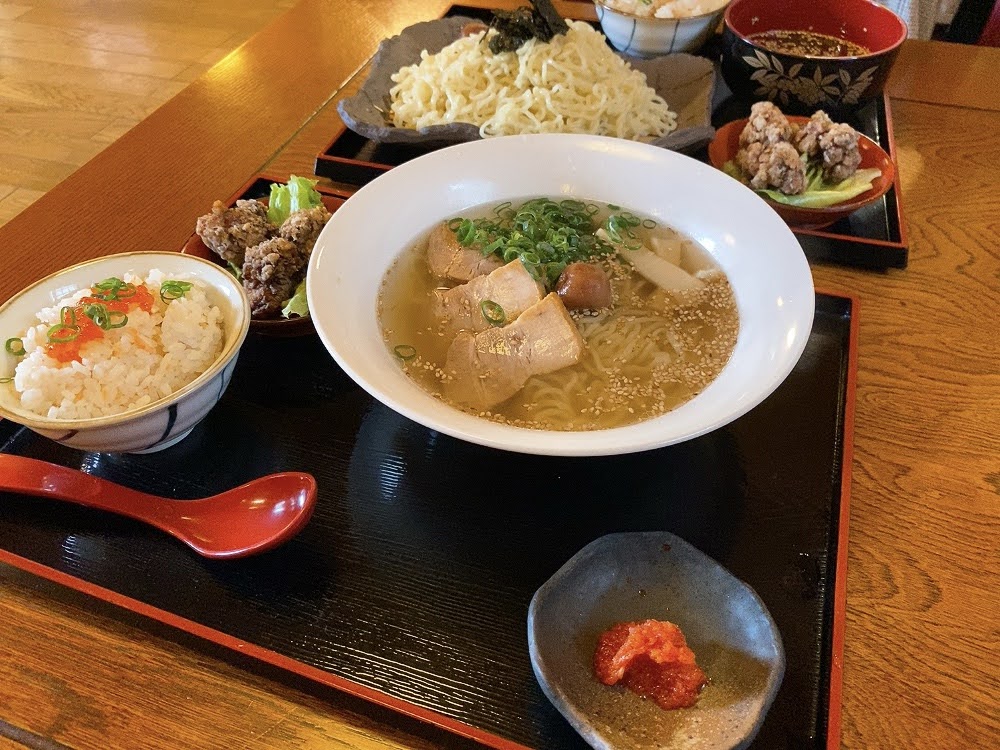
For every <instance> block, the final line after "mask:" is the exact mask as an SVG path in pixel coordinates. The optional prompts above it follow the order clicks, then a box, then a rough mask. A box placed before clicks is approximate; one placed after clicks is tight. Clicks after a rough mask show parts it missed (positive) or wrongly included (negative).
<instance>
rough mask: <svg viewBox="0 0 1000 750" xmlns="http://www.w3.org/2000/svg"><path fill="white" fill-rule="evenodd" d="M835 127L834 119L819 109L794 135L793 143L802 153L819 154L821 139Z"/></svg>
mask: <svg viewBox="0 0 1000 750" xmlns="http://www.w3.org/2000/svg"><path fill="white" fill-rule="evenodd" d="M832 127H833V120H831V119H830V116H829V115H828V114H827V113H826V112H824V111H823V110H821V109H820V110H817V111H816V112H815V113H813V116H812V117H810V118H809V122H807V123H806V124H805V125H803V126H802V127H800V128H798V129H797V130H796V131H795V132H794V133H793V135H792V145H793V146H795V148H797V149H798V150H799V153H800V154H805V155H806V156H808V157H813V156H816V155H817V154H819V139H820V137H821V136H823V135H824V134H826V133H827V132H828V131H829V130H830V128H832Z"/></svg>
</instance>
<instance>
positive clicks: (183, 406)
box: [0, 252, 250, 452]
mask: <svg viewBox="0 0 1000 750" xmlns="http://www.w3.org/2000/svg"><path fill="white" fill-rule="evenodd" d="M110 277H114V278H118V279H122V280H123V281H126V282H129V283H134V284H136V285H138V284H140V283H144V284H145V285H146V287H147V288H148V290H149V292H150V295H151V296H152V298H153V305H152V309H151V311H150V312H149V313H147V312H144V311H142V310H141V309H140V308H138V307H132V308H131V309H129V310H128V312H127V315H128V321H127V323H126V325H125V326H123V327H121V328H117V329H116V328H110V329H108V330H105V331H103V332H102V334H103V335H102V336H101V337H100V338H98V339H96V340H92V341H87V342H84V343H82V344H81V345H80V348H79V356H78V357H77V358H76V359H73V360H70V361H66V362H62V361H59V360H58V359H56V358H55V357H53V356H50V354H49V352H48V351H47V344H48V343H49V340H48V335H47V334H48V332H49V329H50V328H51V327H52V326H53V325H56V324H58V323H59V322H60V312H61V310H62V308H63V307H66V306H69V307H74V306H75V303H76V302H78V301H79V300H81V299H82V298H83V297H84V296H87V295H88V293H89V291H90V287H91V285H92V284H95V283H97V282H99V281H101V280H103V279H107V278H110ZM165 280H173V281H184V282H188V283H190V284H191V287H190V288H189V289H186V290H185V291H184V293H183V295H182V296H180V297H178V298H177V299H173V300H171V301H169V302H164V301H162V300H161V298H160V293H159V292H160V284H161V283H162V282H164V281H165ZM168 296H169V295H168ZM80 314H81V313H79V312H77V313H76V315H77V316H79V315H80ZM249 324H250V305H249V301H248V300H247V297H246V292H245V291H244V290H243V287H242V285H241V284H240V283H239V282H238V281H237V280H236V279H235V277H233V276H232V275H231V274H230V273H229V272H228V271H226V270H225V269H223V268H221V267H219V266H217V265H216V264H214V263H211V262H209V261H206V260H202V259H201V258H195V257H192V256H189V255H183V254H181V253H171V252H149V253H123V254H120V255H111V256H106V257H104V258H98V259H96V260H92V261H87V262H85V263H81V264H79V265H76V266H72V267H70V268H67V269H64V270H62V271H59V272H57V273H55V274H52V275H51V276H48V277H46V278H44V279H42V280H40V281H38V282H35V283H34V284H32V285H31V286H29V287H27V288H26V289H24V290H22V291H21V292H19V293H18V294H17V295H15V296H14V297H13V298H11V299H10V300H8V301H7V302H5V303H4V304H3V305H0V339H2V340H3V341H7V340H8V339H10V338H20V339H21V340H22V342H23V344H24V348H25V354H24V355H23V356H14V355H12V354H10V353H8V352H7V351H5V350H2V349H0V417H2V418H4V419H8V420H10V421H12V422H16V423H18V424H22V425H24V426H26V427H28V428H30V429H32V430H34V431H35V432H38V433H39V434H41V435H44V436H46V437H49V438H51V439H53V440H56V441H57V442H60V443H63V444H65V445H67V446H69V447H72V448H78V449H81V450H91V451H102V452H147V451H155V450H162V449H163V448H166V447H168V446H170V445H173V444H174V443H176V442H178V441H179V440H181V439H182V438H183V437H185V436H186V435H187V434H188V433H189V432H190V431H191V429H192V428H193V427H194V426H195V425H196V424H197V423H198V422H199V421H201V419H202V418H204V416H205V415H206V414H207V413H208V412H209V411H210V410H211V408H212V407H213V406H214V405H215V404H216V403H217V402H218V400H219V399H220V398H221V397H222V394H223V393H224V392H225V389H226V387H227V386H228V384H229V380H230V378H231V377H232V373H233V370H234V368H235V365H236V360H237V356H238V353H239V349H240V346H241V345H242V343H243V341H244V339H245V338H246V335H247V330H248V328H249ZM64 359H67V358H65V357H64Z"/></svg>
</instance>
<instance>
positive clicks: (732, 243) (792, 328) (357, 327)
mask: <svg viewBox="0 0 1000 750" xmlns="http://www.w3.org/2000/svg"><path fill="white" fill-rule="evenodd" d="M537 196H552V197H556V196H558V197H563V198H577V199H584V200H594V201H600V202H607V203H615V204H618V205H620V206H622V207H624V208H626V209H628V210H631V211H634V212H636V213H638V214H642V215H647V216H650V217H652V218H653V219H655V220H657V221H659V222H663V223H665V224H669V225H671V226H673V227H675V228H677V229H678V230H680V231H682V232H684V233H686V234H687V235H689V236H690V237H692V238H693V239H694V240H695V241H697V242H698V243H699V244H700V245H701V246H702V247H703V248H705V250H706V251H707V252H708V253H709V254H711V255H712V257H713V258H714V259H715V261H716V262H717V263H718V264H719V265H720V266H721V268H722V269H723V271H725V273H726V274H727V276H728V277H729V280H730V283H731V285H732V288H733V292H734V295H735V297H736V301H737V305H738V308H739V313H740V319H741V322H740V334H739V338H738V340H737V343H736V348H735V350H734V352H733V355H732V358H731V359H730V361H729V363H728V364H727V365H726V367H725V368H724V369H723V371H722V373H721V374H720V375H719V377H718V378H717V379H716V380H715V381H714V382H712V383H711V384H710V385H709V386H708V387H707V388H706V389H705V390H704V391H703V392H702V393H701V394H699V395H698V396H697V397H695V398H694V399H692V400H691V401H689V402H687V403H686V404H683V405H682V406H680V407H678V408H677V409H674V410H673V411H670V412H668V413H666V414H664V415H662V416H660V417H656V418H653V419H650V420H646V421H644V422H640V423H638V424H633V425H629V426H626V427H619V428H613V429H606V430H595V431H589V432H563V431H546V430H530V429H525V428H519V427H513V426H509V425H503V424H497V423H494V422H490V421H488V420H485V419H481V418H478V417H475V416H472V415H470V414H466V413H464V412H462V411H460V410H458V409H455V408H454V407H452V406H449V405H448V404H446V403H444V402H442V401H440V400H438V399H436V398H435V397H433V396H431V395H430V394H428V393H427V392H425V391H424V390H423V389H421V388H420V387H419V386H418V385H417V384H416V383H414V382H413V381H412V380H411V379H410V378H409V377H408V376H407V375H406V374H405V373H404V372H403V371H402V369H401V368H400V367H399V365H398V363H397V362H396V361H395V359H394V357H393V356H392V355H391V354H390V352H389V351H388V349H387V347H386V346H385V344H384V342H383V339H382V334H381V329H380V325H379V321H378V317H377V311H376V299H377V296H378V292H379V288H380V285H381V282H382V278H383V275H384V273H385V270H386V269H387V268H388V266H389V265H390V264H391V263H392V261H393V260H394V259H395V258H396V257H397V256H398V254H399V253H401V252H402V251H403V250H404V249H405V248H407V247H409V246H410V245H411V244H412V243H414V242H415V241H416V240H417V239H419V238H420V237H421V236H422V235H424V234H425V233H426V232H427V231H428V230H429V229H430V228H431V227H432V226H434V225H435V224H436V223H437V222H439V221H441V220H444V219H448V218H451V217H453V216H456V215H459V214H460V213H461V212H462V211H464V210H467V209H469V208H471V207H474V206H479V205H481V204H484V203H489V202H497V201H504V200H516V199H519V198H521V199H526V198H530V197H537ZM307 279H308V280H307V289H308V297H309V305H310V310H312V312H313V320H314V322H315V325H316V329H317V332H318V334H319V336H320V338H321V340H322V341H323V343H324V345H325V346H326V347H327V349H328V350H329V351H330V353H331V355H332V356H333V357H334V359H335V360H336V361H337V363H338V364H339V365H340V366H341V367H342V368H343V369H344V370H345V371H346V372H347V374H348V375H350V376H351V377H352V378H353V379H354V380H355V381H356V382H357V383H358V384H359V385H361V386H362V387H363V388H365V390H367V391H368V392H369V393H371V394H372V395H373V396H374V397H375V398H377V399H379V400H380V401H382V402H383V403H384V404H386V405H387V406H389V407H390V408H392V409H394V410H396V411H397V412H399V413H401V414H403V415H404V416H407V417H409V418H410V419H413V420H415V421H417V422H419V423H421V424H423V425H425V426H427V427H429V428H431V429H434V430H438V431H441V432H444V433H446V434H448V435H451V436H453V437H457V438H460V439H462V440H467V441H469V442H473V443H478V444H481V445H486V446H490V447H494V448H500V449H504V450H511V451H517V452H524V453H535V454H543V455H567V456H584V455H610V454H617V453H629V452H635V451H641V450H648V449H652V448H657V447H661V446H665V445H669V444H672V443H677V442H682V441H684V440H688V439H691V438H693V437H696V436H698V435H701V434H704V433H706V432H709V431H711V430H713V429H716V428H718V427H721V426H723V425H725V424H727V423H728V422H730V421H732V420H733V419H735V418H737V417H738V416H740V415H741V414H743V413H745V412H747V411H749V410H750V409H751V408H753V407H754V406H755V405H757V404H758V403H759V402H760V401H762V400H763V399H764V398H765V397H766V396H767V395H769V394H770V393H771V392H772V391H773V390H774V389H775V388H777V386H778V385H779V384H780V383H781V382H782V381H783V380H784V378H785V377H786V376H787V375H788V373H789V372H790V371H791V369H792V367H793V366H794V365H795V363H796V361H797V360H798V358H799V356H800V355H801V353H802V351H803V349H804V347H805V343H806V340H807V338H808V336H809V332H810V330H811V327H812V318H813V312H814V306H815V293H814V290H813V285H812V276H811V273H810V270H809V266H808V263H807V262H806V259H805V257H804V255H803V254H802V250H801V248H800V246H799V244H798V241H797V240H796V239H795V237H794V235H792V234H791V232H790V230H789V229H788V227H787V226H786V225H785V224H784V222H783V221H782V220H781V219H780V218H779V217H778V216H777V215H776V214H775V213H774V212H773V211H772V210H771V209H770V208H769V207H768V206H767V205H766V204H765V203H764V202H763V201H762V200H761V199H760V198H758V197H757V196H756V195H755V194H754V193H753V192H752V191H750V190H749V189H748V188H745V187H743V186H742V185H740V184H739V183H738V182H736V181H735V180H732V179H731V178H728V177H727V176H726V175H724V174H722V173H720V172H718V171H716V170H714V169H713V168H712V167H710V166H708V165H705V164H701V163H700V162H697V161H695V160H694V159H691V158H689V157H685V156H682V155H680V154H677V153H675V152H671V151H667V150H665V149H660V148H657V147H655V146H650V145H647V144H642V143H635V142H629V141H624V140H620V139H614V138H606V137H600V136H585V135H563V134H558V135H552V134H545V135H525V136H506V137H502V138H494V139H488V140H483V141H474V142H471V143H465V144H461V145H458V146H452V147H449V148H445V149H441V150H439V151H436V152H432V153H430V154H427V155H425V156H422V157H419V158H417V159H414V160H412V161H410V162H408V163H406V164H403V165H401V166H399V167H396V168H394V169H392V170H391V171H390V172H388V173H386V174H385V175H382V176H380V177H379V178H378V179H376V180H374V181H373V182H371V183H370V184H369V185H367V186H365V187H364V188H362V189H361V190H359V191H358V192H357V193H356V194H355V195H354V196H353V197H351V198H350V199H349V200H348V201H347V203H345V204H344V206H343V207H342V208H341V209H340V211H338V212H337V213H336V214H334V216H333V218H332V219H331V221H330V223H329V224H328V225H327V227H326V228H325V229H324V230H323V233H322V234H321V235H320V237H319V239H318V241H317V243H316V247H315V249H314V251H313V255H312V258H311V260H310V267H309V273H308V276H307Z"/></svg>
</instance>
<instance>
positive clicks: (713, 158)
mask: <svg viewBox="0 0 1000 750" xmlns="http://www.w3.org/2000/svg"><path fill="white" fill-rule="evenodd" d="M788 121H789V122H791V123H793V124H796V125H804V124H805V123H807V122H808V121H809V118H808V117H802V116H799V115H789V116H788ZM746 124H747V119H746V118H743V119H742V120H733V121H732V122H728V123H726V124H725V125H723V126H722V127H721V128H719V129H718V131H717V132H716V134H715V138H713V139H712V142H711V143H709V144H708V160H709V162H711V164H712V166H713V167H715V168H716V169H720V170H721V169H722V167H723V165H724V164H725V163H726V162H728V161H732V160H733V159H734V158H735V157H736V152H737V151H739V148H740V133H741V132H742V131H743V128H744V127H746ZM858 150H859V151H860V152H861V165H860V166H859V167H858V168H859V169H872V168H875V169H879V170H881V172H882V174H881V176H880V177H878V178H877V179H876V180H874V181H873V182H872V186H871V189H870V190H866V191H865V192H863V193H862V194H861V195H858V196H856V197H854V198H851V199H850V200H847V201H844V202H843V203H837V204H835V205H833V206H827V207H826V208H799V207H797V206H789V205H787V204H785V203H779V202H778V201H775V200H771V199H770V198H768V197H767V196H764V195H762V196H761V198H763V200H764V201H765V202H766V203H767V205H769V206H770V207H771V208H773V209H774V210H775V212H776V213H777V214H778V215H779V216H780V217H781V218H782V219H784V220H785V223H787V224H788V225H789V226H791V227H797V228H799V229H820V228H822V227H826V226H829V225H830V224H833V223H834V222H835V221H838V220H840V219H843V218H844V217H845V216H849V215H850V214H852V213H854V212H855V211H857V210H858V209H859V208H864V207H865V206H868V205H870V204H872V203H874V202H875V201H877V200H879V199H880V198H881V197H882V196H883V195H885V194H886V193H887V192H889V188H891V187H892V185H893V182H894V180H895V179H896V166H895V164H893V161H892V157H891V156H889V154H887V153H886V152H885V151H884V150H883V149H882V147H881V146H879V145H878V144H877V143H875V141H873V140H872V139H871V138H868V137H867V136H864V135H862V136H861V137H860V138H859V139H858Z"/></svg>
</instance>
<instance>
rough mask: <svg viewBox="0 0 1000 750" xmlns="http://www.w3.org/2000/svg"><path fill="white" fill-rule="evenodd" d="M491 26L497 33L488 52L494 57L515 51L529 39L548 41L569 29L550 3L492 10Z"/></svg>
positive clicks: (542, 1)
mask: <svg viewBox="0 0 1000 750" xmlns="http://www.w3.org/2000/svg"><path fill="white" fill-rule="evenodd" d="M490 26H491V27H492V28H494V29H496V31H497V33H496V34H494V35H493V37H492V38H491V39H490V51H491V52H493V54H495V55H497V54H500V53H501V52H514V51H516V50H518V49H519V48H520V47H521V45H522V44H524V43H525V42H527V41H528V40H529V39H539V40H541V41H543V42H547V41H549V40H550V39H552V37H554V36H555V35H556V34H564V33H566V30H567V29H568V28H569V27H568V26H567V24H566V21H565V19H563V17H562V16H560V15H559V13H558V11H556V9H555V8H554V7H552V2H551V0H531V7H530V8H528V7H521V8H516V9H515V10H495V11H493V20H492V21H490Z"/></svg>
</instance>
